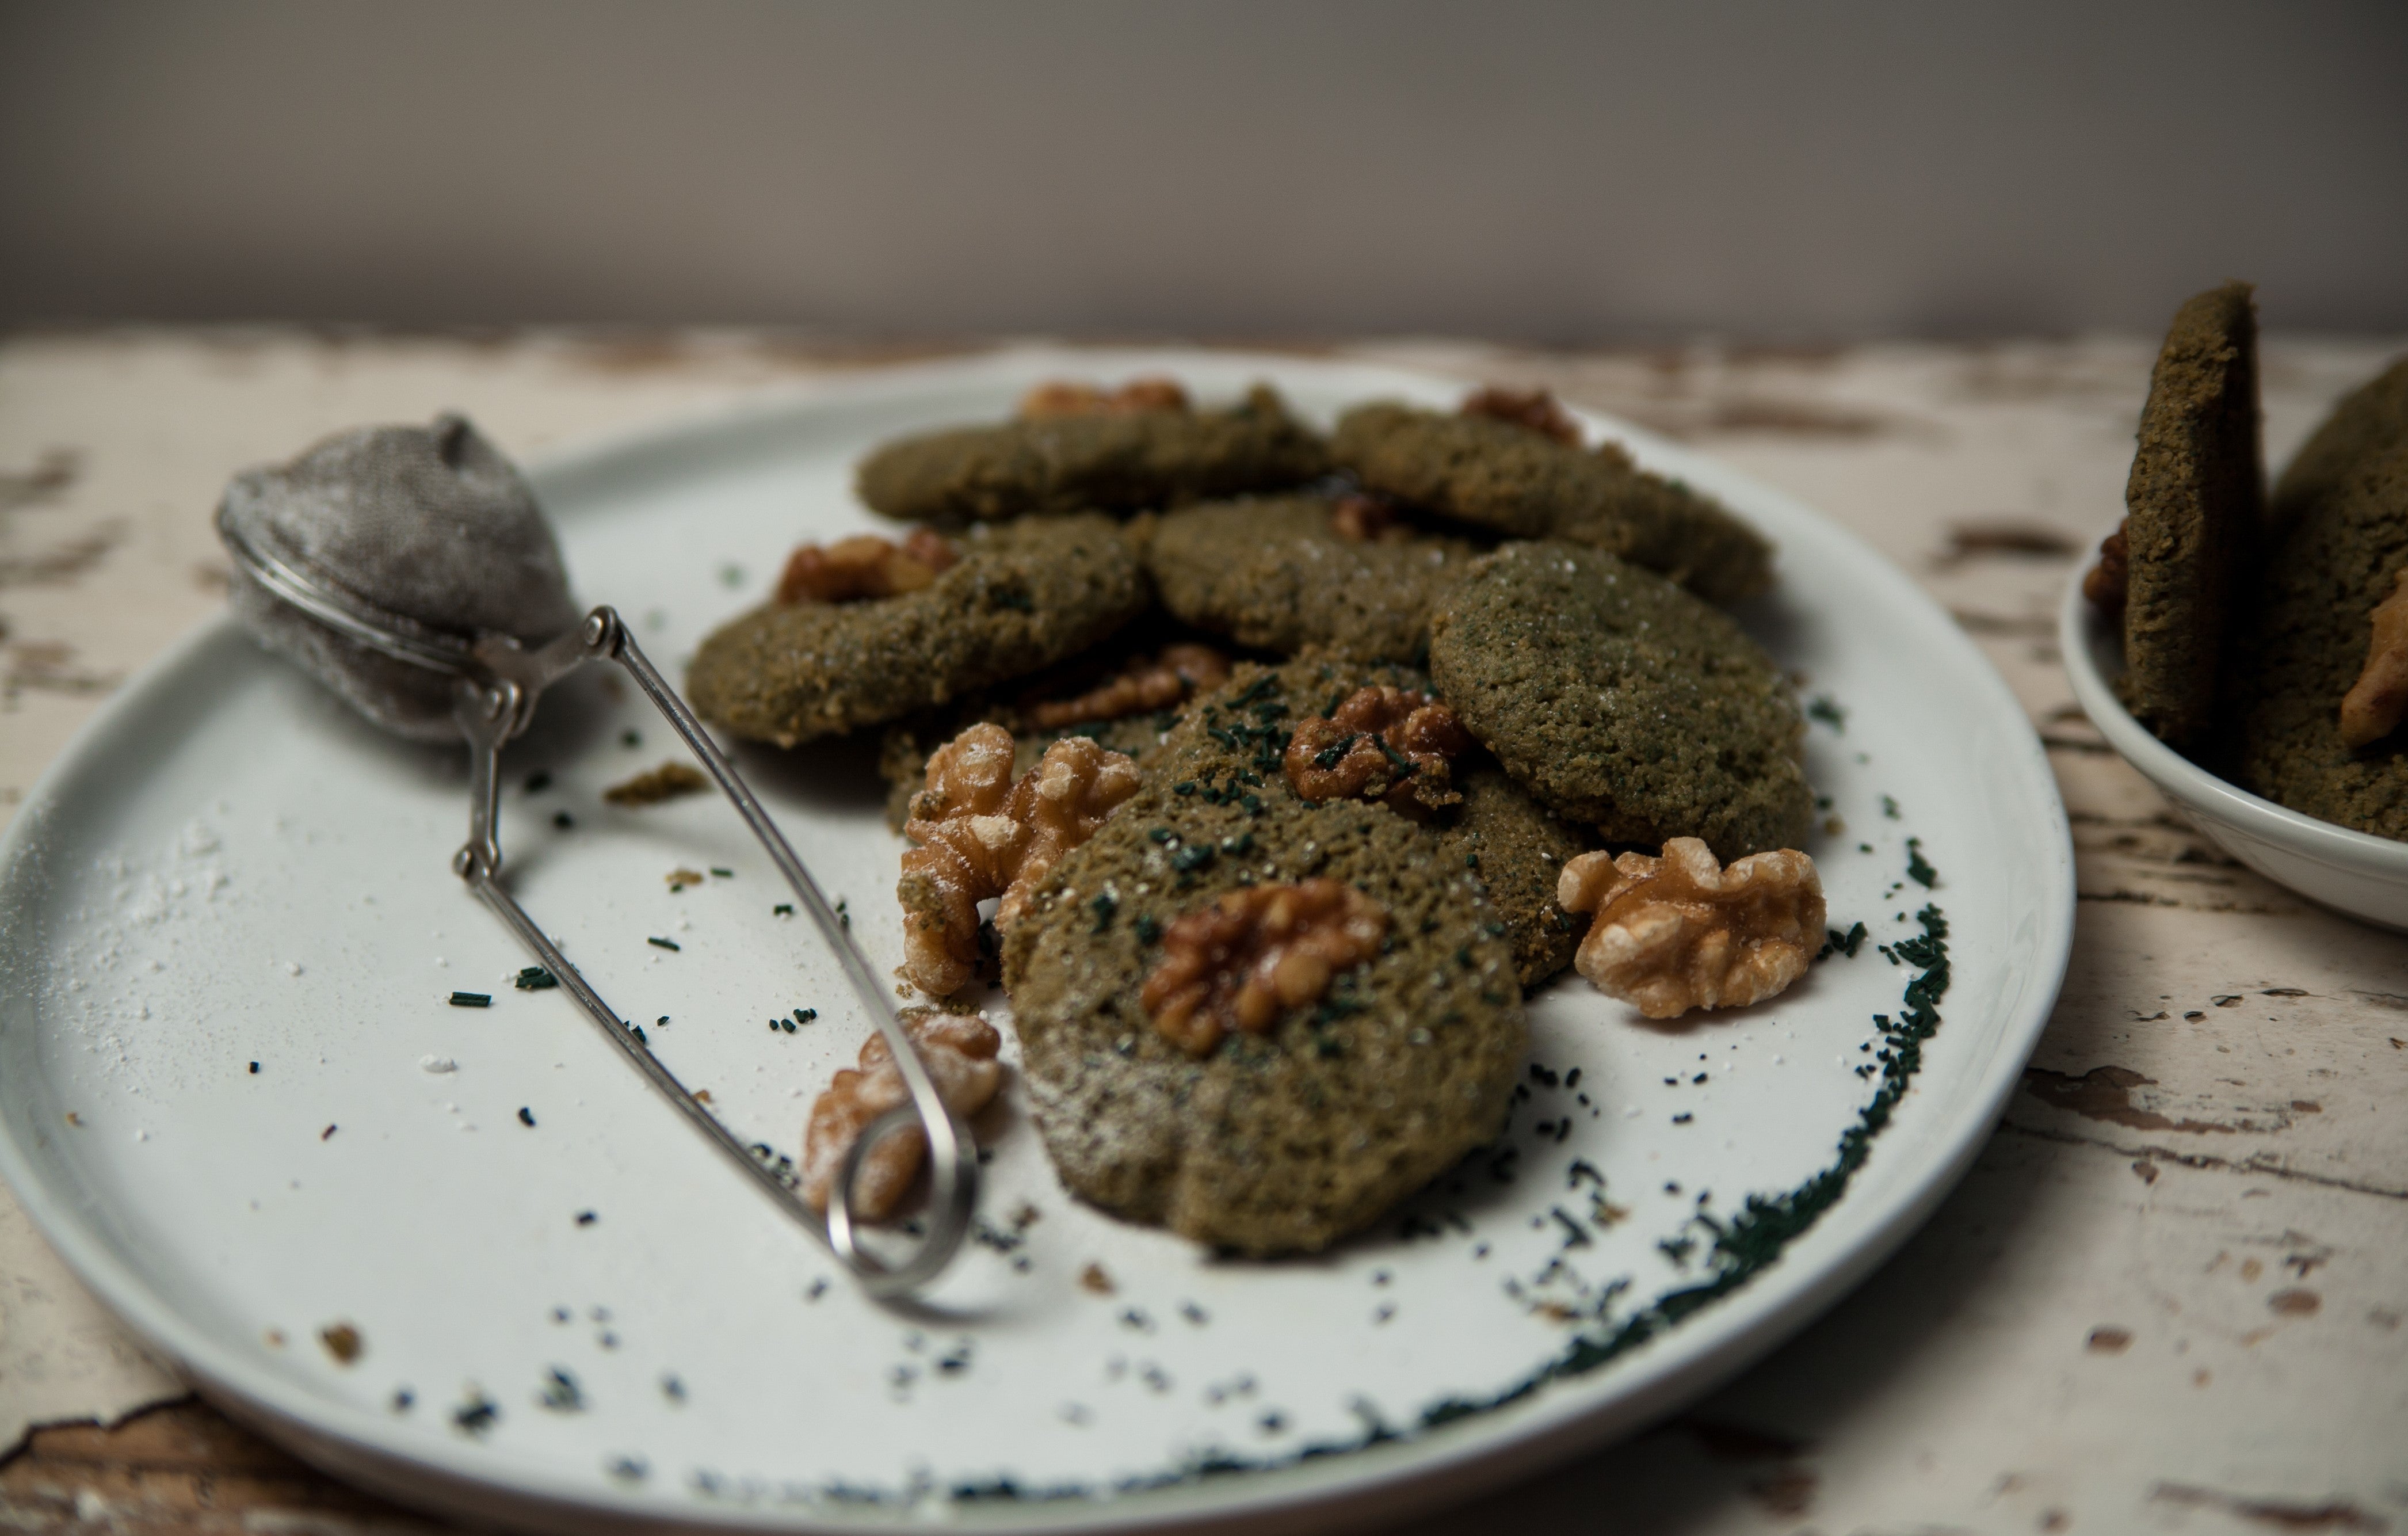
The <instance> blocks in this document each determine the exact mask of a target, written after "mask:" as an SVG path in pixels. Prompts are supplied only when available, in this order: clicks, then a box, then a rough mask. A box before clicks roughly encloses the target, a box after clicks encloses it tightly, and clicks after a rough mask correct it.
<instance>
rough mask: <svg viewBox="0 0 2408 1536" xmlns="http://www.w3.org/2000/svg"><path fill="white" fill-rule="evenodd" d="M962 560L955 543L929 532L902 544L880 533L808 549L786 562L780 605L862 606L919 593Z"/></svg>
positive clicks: (919, 532) (920, 530) (803, 547)
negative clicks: (868, 601) (879, 599)
mask: <svg viewBox="0 0 2408 1536" xmlns="http://www.w3.org/2000/svg"><path fill="white" fill-rule="evenodd" d="M961 557H962V556H961V552H960V551H959V550H956V549H954V548H953V542H952V541H951V540H950V539H948V538H945V537H944V536H943V535H942V534H939V533H938V532H936V531H935V530H933V529H929V528H915V529H913V530H912V532H911V535H910V538H906V539H904V540H903V542H902V543H900V544H896V543H895V542H894V541H893V540H892V539H887V538H880V537H879V536H878V535H876V534H874V533H862V534H854V535H853V537H852V538H839V539H838V540H837V541H836V542H835V543H833V544H825V545H822V544H804V545H801V546H799V547H798V548H796V551H795V553H792V554H790V555H788V556H787V557H786V569H785V573H784V574H783V575H781V576H780V577H779V578H778V601H780V602H781V603H857V602H860V601H862V600H864V599H866V598H870V597H892V596H896V595H897V594H899V593H905V592H917V591H919V590H920V589H921V588H922V587H924V586H926V585H927V584H928V583H929V582H931V581H935V580H936V579H937V573H938V572H939V571H941V570H943V569H945V568H946V567H949V566H951V565H953V562H955V561H956V560H959V559H960V558H961Z"/></svg>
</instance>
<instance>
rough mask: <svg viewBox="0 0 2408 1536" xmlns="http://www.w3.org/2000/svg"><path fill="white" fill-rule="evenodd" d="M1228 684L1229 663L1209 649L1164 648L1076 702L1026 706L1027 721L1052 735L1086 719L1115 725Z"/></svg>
mask: <svg viewBox="0 0 2408 1536" xmlns="http://www.w3.org/2000/svg"><path fill="white" fill-rule="evenodd" d="M1228 681H1229V658H1228V657H1226V656H1225V655H1223V654H1221V653H1220V652H1218V651H1215V650H1213V649H1212V648H1211V646H1209V645H1166V646H1164V647H1163V648H1162V653H1161V654H1160V655H1158V656H1155V657H1154V658H1153V659H1152V660H1148V659H1146V658H1145V657H1142V656H1140V657H1139V658H1137V659H1136V660H1135V661H1133V662H1131V663H1130V664H1129V665H1128V667H1126V668H1124V669H1123V670H1122V671H1121V672H1119V673H1118V674H1116V675H1114V676H1112V677H1110V678H1107V679H1105V680H1104V681H1103V682H1100V683H1097V685H1096V686H1095V687H1093V688H1090V689H1088V690H1087V691H1086V692H1085V693H1083V694H1081V695H1079V696H1077V697H1076V698H1064V699H1055V700H1052V701H1050V702H1047V703H1042V704H1037V705H1033V706H1031V707H1030V709H1029V711H1028V718H1029V720H1030V721H1031V722H1033V723H1034V724H1035V725H1037V727H1038V728H1039V730H1048V731H1058V730H1060V729H1061V728H1062V727H1064V726H1065V725H1084V724H1085V723H1087V722H1088V721H1091V720H1118V719H1120V718H1121V717H1122V716H1123V715H1130V714H1139V713H1141V712H1143V711H1147V710H1161V709H1167V708H1168V707H1169V706H1171V705H1173V704H1176V703H1178V702H1179V701H1180V700H1181V699H1183V698H1185V697H1186V696H1188V695H1189V694H1191V693H1199V694H1200V693H1202V692H1204V691H1205V690H1206V689H1208V688H1217V687H1219V686H1220V685H1221V684H1223V683H1225V682H1228Z"/></svg>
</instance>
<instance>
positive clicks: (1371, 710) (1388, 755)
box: [1281, 684, 1471, 817]
mask: <svg viewBox="0 0 2408 1536" xmlns="http://www.w3.org/2000/svg"><path fill="white" fill-rule="evenodd" d="M1470 750H1471V734H1470V733H1469V731H1466V730H1465V729H1464V728H1463V723H1462V722H1461V721H1459V720H1457V719H1455V711H1453V710H1450V709H1448V708H1447V707H1446V706H1445V705H1443V704H1441V703H1440V702H1439V701H1438V700H1436V699H1434V698H1432V697H1430V696H1429V695H1427V694H1425V693H1420V692H1417V691H1415V690H1413V689H1411V688H1394V687H1389V686H1387V685H1385V684H1381V685H1378V686H1374V687H1367V688H1358V689H1356V690H1355V692H1354V693H1352V694H1350V695H1349V696H1347V697H1346V698H1345V700H1344V701H1343V702H1341V703H1340V705H1339V706H1338V707H1337V708H1336V709H1334V710H1332V711H1329V713H1328V714H1326V715H1324V716H1318V717H1316V718H1314V719H1312V720H1307V721H1305V722H1304V723H1303V724H1302V725H1298V726H1297V728H1296V734H1295V735H1294V736H1293V737H1290V738H1289V739H1288V744H1287V754H1286V755H1285V756H1284V757H1283V759H1282V760H1281V767H1282V768H1284V769H1285V770H1286V772H1287V782H1289V783H1290V784H1292V785H1293V786H1295V789H1296V792H1297V794H1298V795H1300V796H1302V797H1305V798H1306V799H1308V800H1336V799H1351V798H1353V797H1356V796H1361V797H1363V798H1365V799H1369V800H1384V801H1386V802H1387V803H1388V805H1389V806H1390V807H1391V808H1393V809H1395V810H1397V811H1401V812H1403V813H1404V814H1406V815H1408V816H1415V817H1419V816H1424V815H1426V814H1428V813H1429V812H1430V811H1435V810H1437V809H1438V808H1439V807H1441V806H1444V805H1453V804H1455V802H1456V801H1458V800H1460V799H1462V798H1463V795H1462V792H1461V791H1459V790H1457V789H1456V788H1455V779H1454V760H1455V758H1457V757H1460V756H1462V755H1463V754H1465V753H1468V752H1469V751H1470Z"/></svg>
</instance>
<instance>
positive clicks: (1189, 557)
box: [1145, 496, 1479, 662]
mask: <svg viewBox="0 0 2408 1536" xmlns="http://www.w3.org/2000/svg"><path fill="white" fill-rule="evenodd" d="M1336 507H1337V503H1336V502H1335V501H1334V500H1332V499H1330V498H1328V497H1326V496H1286V497H1280V498H1277V499H1270V500H1263V501H1233V502H1215V503H1211V504H1209V505H1206V506H1201V507H1190V508H1188V509H1186V510H1183V511H1177V512H1171V513H1168V514H1167V515H1165V516H1163V517H1162V518H1160V519H1158V520H1157V521H1156V522H1155V523H1154V526H1153V529H1152V531H1151V534H1150V536H1149V538H1147V541H1146V546H1145V565H1146V569H1147V571H1148V572H1150V573H1151V574H1152V575H1153V577H1154V586H1155V588H1156V589H1157V590H1158V591H1159V592H1160V593H1161V594H1162V601H1163V605H1164V606H1165V607H1166V608H1168V609H1169V610H1170V611H1171V612H1172V613H1174V614H1176V615H1177V616H1178V617H1179V618H1181V619H1183V620H1184V621H1185V622H1187V623H1188V624H1194V625H1196V626H1197V628H1199V629H1208V630H1211V631H1212V632H1213V633H1215V634H1219V635H1226V636H1228V637H1229V638H1230V639H1234V640H1236V641H1237V642H1238V643H1239V644H1240V645H1249V646H1254V647H1256V648H1258V649H1261V650H1265V651H1276V652H1281V653H1290V654H1292V653H1296V652H1298V651H1302V650H1304V649H1306V648H1307V647H1309V646H1324V647H1327V648H1329V649H1330V650H1332V651H1334V652H1338V653H1343V654H1347V655H1352V656H1359V657H1362V658H1364V659H1366V660H1372V661H1415V662H1417V661H1419V660H1420V659H1421V658H1422V656H1423V654H1424V653H1426V651H1427V650H1428V648H1429V610H1430V604H1431V602H1432V601H1433V600H1435V599H1436V597H1437V596H1438V594H1439V593H1440V592H1441V591H1443V590H1444V589H1445V587H1446V585H1447V583H1448V582H1450V581H1453V580H1454V579H1455V577H1456V576H1457V575H1459V574H1461V572H1462V569H1463V567H1464V566H1465V565H1466V564H1468V563H1469V561H1470V560H1471V559H1472V558H1473V557H1474V556H1475V555H1476V554H1477V553H1479V552H1478V551H1477V550H1475V549H1474V548H1473V547H1472V546H1471V545H1470V544H1469V543H1466V542H1465V541H1463V540H1462V539H1457V538H1430V537H1427V536H1423V535H1416V534H1414V533H1412V531H1410V530H1405V529H1397V528H1391V529H1389V530H1388V531H1387V532H1385V533H1384V534H1383V535H1381V536H1379V537H1377V538H1348V537H1347V536H1345V535H1343V534H1341V533H1340V532H1338V531H1337V529H1336V527H1335V526H1333V524H1332V522H1331V514H1332V512H1333V510H1335V508H1336Z"/></svg>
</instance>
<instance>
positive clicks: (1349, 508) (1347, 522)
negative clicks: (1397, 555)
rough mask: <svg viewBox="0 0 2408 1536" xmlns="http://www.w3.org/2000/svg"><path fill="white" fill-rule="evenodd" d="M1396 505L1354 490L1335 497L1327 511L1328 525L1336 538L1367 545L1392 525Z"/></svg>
mask: <svg viewBox="0 0 2408 1536" xmlns="http://www.w3.org/2000/svg"><path fill="white" fill-rule="evenodd" d="M1396 521H1397V504H1396V503H1395V502H1393V501H1390V500H1389V499H1388V498H1387V497H1385V496H1375V495H1365V494H1364V493H1363V492H1360V491H1355V492H1352V493H1350V494H1348V495H1342V496H1340V497H1339V498H1338V505H1337V506H1335V507H1333V508H1331V509H1330V510H1329V526H1330V528H1331V529H1332V531H1334V532H1335V533H1336V534H1337V535H1338V537H1339V538H1351V539H1354V540H1355V542H1356V543H1358V544H1368V543H1369V542H1370V541H1372V540H1373V539H1375V538H1379V537H1380V536H1381V535H1382V534H1384V533H1386V532H1387V531H1388V530H1389V529H1390V528H1391V527H1393V526H1395V525H1396Z"/></svg>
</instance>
